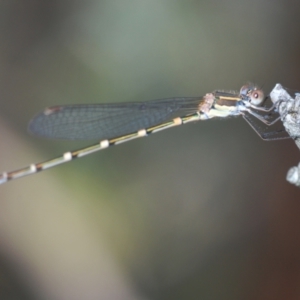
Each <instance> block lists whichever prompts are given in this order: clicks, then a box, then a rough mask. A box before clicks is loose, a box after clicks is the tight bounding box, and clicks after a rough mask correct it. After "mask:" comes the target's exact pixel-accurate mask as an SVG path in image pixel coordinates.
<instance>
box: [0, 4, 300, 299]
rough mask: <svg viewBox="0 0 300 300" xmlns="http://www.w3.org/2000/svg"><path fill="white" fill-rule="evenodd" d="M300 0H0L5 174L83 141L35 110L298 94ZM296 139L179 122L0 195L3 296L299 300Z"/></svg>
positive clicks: (0, 128)
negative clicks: (41, 129) (37, 130)
mask: <svg viewBox="0 0 300 300" xmlns="http://www.w3.org/2000/svg"><path fill="white" fill-rule="evenodd" d="M299 13H300V2H298V1H286V0H274V1H258V0H254V1H253V0H251V1H250V0H243V1H237V0H229V1H221V0H215V1H195V0H164V1H159V0H148V1H147V0H146V1H138V0H127V1H122V0H114V1H108V0H103V1H101V0H98V1H96V0H87V1H79V0H73V1H70V0H55V1H30V0H28V1H18V0H13V1H5V0H3V1H0V16H1V17H0V99H1V100H0V141H1V142H0V171H10V170H14V169H18V168H20V167H23V166H26V165H28V164H30V163H32V162H39V161H43V160H46V159H50V158H54V157H55V156H57V155H61V154H62V153H63V152H66V151H69V150H74V149H77V148H80V147H84V146H88V145H90V144H93V142H94V141H86V142H82V141H81V142H74V141H54V140H46V139H39V138H36V137H33V136H31V135H29V134H28V133H27V130H26V127H27V124H28V121H29V120H30V119H31V118H32V116H33V115H34V114H36V113H37V112H38V111H40V110H42V109H43V108H44V107H46V106H51V105H56V104H71V103H105V102H127V101H144V100H150V99H159V98H166V97H173V96H202V95H204V94H205V93H207V92H211V91H213V90H215V89H229V90H233V89H237V90H238V89H239V88H240V87H241V86H242V85H243V84H244V83H245V82H247V81H253V82H255V83H258V84H259V85H260V86H262V87H263V88H264V90H265V92H266V93H269V92H270V90H271V89H272V88H273V87H274V85H275V84H276V83H278V82H280V83H281V84H283V85H284V86H287V87H289V88H294V89H300V80H299V68H300V18H299ZM299 158H300V156H299V150H298V148H296V146H295V144H294V143H293V141H292V140H285V141H278V142H264V141H262V140H261V139H260V138H259V137H258V136H257V135H256V133H255V132H254V131H253V130H252V129H251V128H250V126H249V125H248V124H246V122H245V121H244V120H243V119H241V118H232V119H230V120H226V121H223V120H211V121H207V122H198V123H195V124H188V125H185V126H180V127H177V128H175V129H170V130H166V131H163V132H161V133H157V134H155V135H152V136H151V137H149V138H145V139H139V140H135V141H132V142H130V143H125V144H122V145H120V146H117V147H112V148H110V149H108V150H105V151H101V152H99V153H97V154H94V155H90V156H87V157H85V158H82V159H79V160H76V161H74V162H72V163H69V164H65V165H62V166H59V167H56V168H53V169H51V170H48V171H46V172H42V173H39V174H37V175H34V176H28V177H25V178H22V179H19V180H16V181H13V182H10V183H8V184H5V185H3V186H1V187H0V299H272V300H274V299H300V288H299V287H300V218H299V215H300V190H299V189H297V188H296V187H294V186H292V185H290V184H288V183H287V182H286V181H285V176H286V173H287V171H288V169H289V168H290V167H291V166H293V165H296V164H298V162H299Z"/></svg>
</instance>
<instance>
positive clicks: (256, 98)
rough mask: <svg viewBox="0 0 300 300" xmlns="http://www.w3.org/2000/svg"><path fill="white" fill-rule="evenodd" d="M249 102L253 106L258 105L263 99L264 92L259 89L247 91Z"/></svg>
mask: <svg viewBox="0 0 300 300" xmlns="http://www.w3.org/2000/svg"><path fill="white" fill-rule="evenodd" d="M248 96H249V102H251V103H252V104H253V105H255V106H260V105H261V104H262V102H263V101H264V99H265V96H264V92H263V91H262V90H260V89H254V90H252V91H249V94H248Z"/></svg>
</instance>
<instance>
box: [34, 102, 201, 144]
mask: <svg viewBox="0 0 300 300" xmlns="http://www.w3.org/2000/svg"><path fill="white" fill-rule="evenodd" d="M201 101H202V97H193V98H169V99H161V100H152V101H146V102H132V103H118V104H88V105H62V106H53V107H49V108H46V109H45V110H44V111H43V112H40V113H39V114H37V115H36V116H35V117H34V118H33V119H32V120H31V121H30V123H29V126H28V130H29V132H31V133H32V134H34V135H38V136H42V137H47V138H55V139H72V140H75V139H99V140H103V139H110V138H113V137H119V136H123V135H126V134H130V133H133V132H136V131H138V130H140V129H144V128H149V127H151V126H155V125H157V124H160V123H162V122H164V121H168V120H170V119H172V118H175V117H180V116H184V115H188V114H192V113H195V112H196V111H197V110H198V107H199V104H200V103H201Z"/></svg>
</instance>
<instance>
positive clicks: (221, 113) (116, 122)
mask: <svg viewBox="0 0 300 300" xmlns="http://www.w3.org/2000/svg"><path fill="white" fill-rule="evenodd" d="M267 98H268V97H265V96H264V93H263V91H262V90H261V89H260V88H258V87H257V86H255V85H252V84H247V85H244V86H243V87H242V88H241V89H240V91H239V92H236V91H219V90H217V91H215V92H213V93H208V94H206V95H205V96H203V97H189V98H169V99H162V100H152V101H145V102H132V103H124V104H120V103H118V104H90V105H85V104H84V105H61V106H52V107H49V108H46V109H45V110H44V111H42V112H41V113H39V114H38V115H36V116H35V117H34V118H33V119H32V120H31V122H30V123H29V132H31V133H33V134H35V135H38V136H41V137H47V138H56V139H73V140H75V139H97V140H99V142H98V143H97V144H95V145H92V146H89V147H87V148H84V149H80V150H76V151H71V152H66V153H64V154H63V155H62V156H61V157H58V158H55V159H51V160H48V161H44V162H41V163H35V164H31V165H30V166H28V167H25V168H22V169H19V170H16V171H11V172H4V173H2V174H1V175H0V184H2V183H5V182H8V181H10V180H13V179H17V178H20V177H23V176H26V175H31V174H35V173H37V172H40V171H43V170H46V169H48V168H51V167H54V166H56V165H59V164H62V163H65V162H68V161H71V160H73V159H75V158H78V157H82V156H85V155H88V154H91V153H94V152H96V151H99V150H102V149H105V148H108V147H110V146H112V145H118V144H121V143H123V142H127V141H130V140H132V139H136V138H139V137H144V136H148V135H149V134H151V133H155V132H158V131H161V130H164V129H167V128H171V127H175V126H177V125H182V124H186V123H189V122H194V121H198V120H207V119H211V118H214V117H220V118H227V117H229V116H238V115H241V116H243V118H244V119H245V120H246V121H247V122H248V123H249V124H250V125H251V127H252V128H253V129H254V130H255V131H256V132H257V133H258V135H259V136H260V137H261V138H262V139H264V140H274V139H282V138H286V137H288V136H287V135H286V134H285V132H284V131H275V133H274V132H273V134H272V135H270V134H269V132H268V131H270V130H269V129H268V128H270V126H271V125H273V124H275V123H276V122H277V121H278V120H279V119H280V116H279V115H278V114H277V113H276V109H275V106H274V105H273V106H271V107H269V108H267V107H265V106H264V103H265V101H266V100H267ZM256 120H258V121H260V122H261V124H264V125H267V126H265V128H262V127H261V126H260V125H257V124H256V123H257V122H256Z"/></svg>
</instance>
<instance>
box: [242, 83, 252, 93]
mask: <svg viewBox="0 0 300 300" xmlns="http://www.w3.org/2000/svg"><path fill="white" fill-rule="evenodd" d="M252 89H253V88H252V87H251V86H250V85H249V84H245V85H243V86H242V87H241V89H240V95H241V96H248V94H249V92H250V91H251V90H252Z"/></svg>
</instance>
